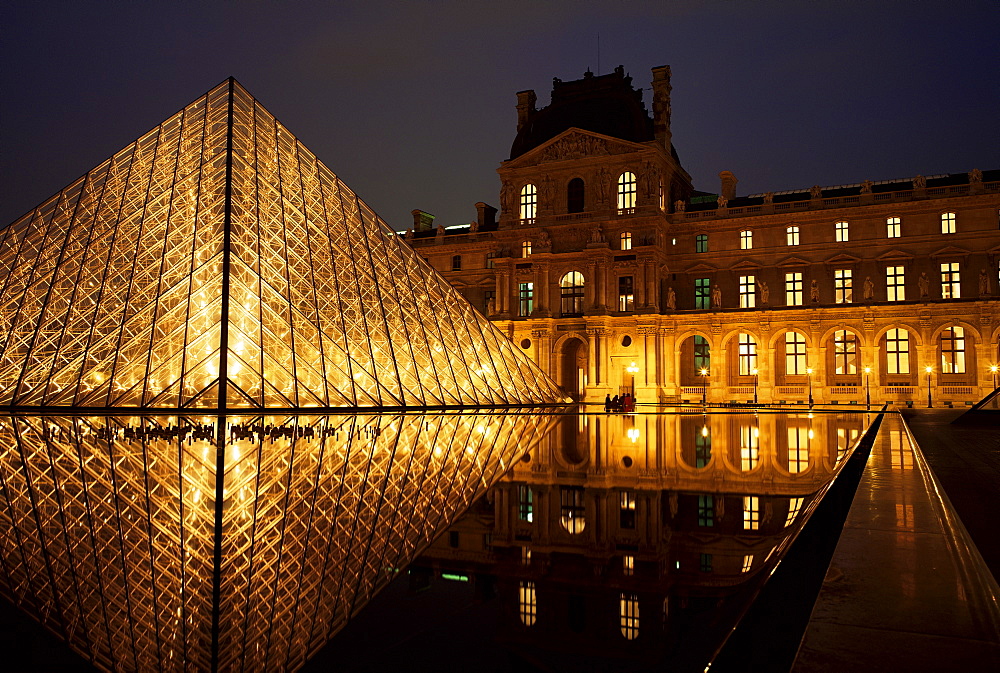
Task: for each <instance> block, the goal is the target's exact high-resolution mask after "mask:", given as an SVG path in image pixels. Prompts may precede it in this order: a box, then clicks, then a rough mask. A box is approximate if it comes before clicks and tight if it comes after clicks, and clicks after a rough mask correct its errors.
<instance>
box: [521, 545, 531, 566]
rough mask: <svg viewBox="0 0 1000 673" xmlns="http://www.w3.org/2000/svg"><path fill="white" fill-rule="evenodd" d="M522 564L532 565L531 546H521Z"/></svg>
mask: <svg viewBox="0 0 1000 673" xmlns="http://www.w3.org/2000/svg"><path fill="white" fill-rule="evenodd" d="M521 565H523V566H530V565H531V548H530V547H521Z"/></svg>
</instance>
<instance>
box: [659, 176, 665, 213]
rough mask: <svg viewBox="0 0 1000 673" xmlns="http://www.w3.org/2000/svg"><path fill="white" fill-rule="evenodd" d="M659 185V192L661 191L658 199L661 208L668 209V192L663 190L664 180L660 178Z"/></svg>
mask: <svg viewBox="0 0 1000 673" xmlns="http://www.w3.org/2000/svg"><path fill="white" fill-rule="evenodd" d="M657 187H658V189H659V192H658V193H659V201H658V203H659V204H660V210H666V209H667V193H666V192H664V191H663V180H660V181H659V183H657Z"/></svg>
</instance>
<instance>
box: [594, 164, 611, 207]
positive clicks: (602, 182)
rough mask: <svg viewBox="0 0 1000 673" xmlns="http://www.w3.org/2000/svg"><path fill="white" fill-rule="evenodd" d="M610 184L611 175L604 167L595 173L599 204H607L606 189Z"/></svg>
mask: <svg viewBox="0 0 1000 673" xmlns="http://www.w3.org/2000/svg"><path fill="white" fill-rule="evenodd" d="M610 184H611V174H610V173H608V169H607V168H605V167H604V166H601V168H600V169H599V170H598V171H597V198H598V199H599V200H600V202H601V203H607V202H608V189H609V187H610Z"/></svg>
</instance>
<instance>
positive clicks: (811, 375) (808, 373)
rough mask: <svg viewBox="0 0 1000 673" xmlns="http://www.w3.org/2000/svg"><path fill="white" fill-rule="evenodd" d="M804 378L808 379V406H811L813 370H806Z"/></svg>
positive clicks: (810, 368)
mask: <svg viewBox="0 0 1000 673" xmlns="http://www.w3.org/2000/svg"><path fill="white" fill-rule="evenodd" d="M806 376H807V377H809V406H810V407H811V406H812V405H813V370H812V367H809V368H808V369H806Z"/></svg>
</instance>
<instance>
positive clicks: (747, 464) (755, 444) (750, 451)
mask: <svg viewBox="0 0 1000 673" xmlns="http://www.w3.org/2000/svg"><path fill="white" fill-rule="evenodd" d="M759 464H760V430H759V429H758V428H757V426H756V425H741V426H740V469H741V470H743V471H744V472H749V471H750V470H753V469H756V467H757V465H759Z"/></svg>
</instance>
